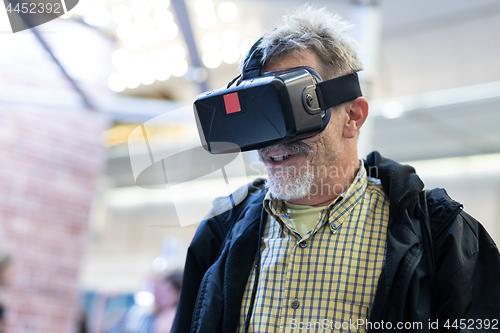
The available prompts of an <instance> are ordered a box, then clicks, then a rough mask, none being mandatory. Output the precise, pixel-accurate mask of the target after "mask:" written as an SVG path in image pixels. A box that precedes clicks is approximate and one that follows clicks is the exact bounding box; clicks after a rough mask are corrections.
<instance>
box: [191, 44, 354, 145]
mask: <svg viewBox="0 0 500 333" xmlns="http://www.w3.org/2000/svg"><path fill="white" fill-rule="evenodd" d="M256 44H257V43H256ZM252 49H255V45H254V47H253V48H252ZM252 49H251V50H250V51H252ZM257 58H258V57H257ZM257 60H258V61H253V63H254V65H255V64H256V63H257V65H256V66H255V67H254V68H250V69H249V68H248V66H247V68H244V70H243V76H242V78H241V79H240V80H239V81H238V82H236V83H235V81H236V80H237V79H238V78H235V79H234V80H233V81H231V82H230V83H229V84H228V85H227V87H221V88H218V89H214V90H210V91H207V92H205V93H203V94H200V95H198V96H197V97H196V100H195V102H194V113H195V118H196V122H197V126H198V132H199V135H200V140H201V143H202V146H203V147H204V148H205V150H207V151H208V152H210V153H214V154H220V153H233V152H239V151H248V150H254V149H261V148H265V147H267V146H271V145H275V144H279V143H286V142H292V141H296V140H301V139H305V138H308V137H311V136H313V135H315V134H317V133H319V132H321V131H322V130H323V129H324V128H325V127H326V125H327V124H328V122H329V120H330V112H331V111H330V108H331V107H334V106H337V105H340V104H342V103H345V102H349V101H352V100H354V99H356V98H358V97H360V96H362V94H361V89H360V86H359V80H358V76H357V74H356V73H353V74H349V75H345V76H342V77H338V78H335V79H332V80H328V81H323V82H322V81H321V78H320V76H319V75H318V73H317V72H316V71H315V70H314V69H313V68H310V67H296V68H291V69H287V70H284V71H275V72H268V73H264V74H262V75H260V69H261V68H260V60H259V59H257ZM247 63H248V62H247ZM250 63H251V62H250ZM251 71H253V72H251ZM249 72H251V73H250V74H248V73H249ZM245 74H246V75H245ZM259 75H260V76H259ZM249 76H250V77H249ZM252 76H253V77H252Z"/></svg>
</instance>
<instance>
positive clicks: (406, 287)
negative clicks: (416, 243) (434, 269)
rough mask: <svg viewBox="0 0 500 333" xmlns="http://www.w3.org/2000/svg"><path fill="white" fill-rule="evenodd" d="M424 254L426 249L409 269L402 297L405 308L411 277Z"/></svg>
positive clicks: (401, 319) (401, 320) (402, 312)
mask: <svg viewBox="0 0 500 333" xmlns="http://www.w3.org/2000/svg"><path fill="white" fill-rule="evenodd" d="M423 255H424V251H423V250H421V251H420V253H419V254H418V256H417V258H416V259H415V262H414V263H413V264H412V265H411V267H410V270H409V271H408V275H407V278H406V280H405V286H404V289H403V298H402V305H403V308H404V304H405V301H406V294H407V293H408V287H409V286H410V281H411V278H412V276H413V273H415V270H416V269H417V266H418V264H419V263H420V260H422V256H423ZM403 314H404V311H401V318H400V322H403ZM400 332H402V331H401V330H400Z"/></svg>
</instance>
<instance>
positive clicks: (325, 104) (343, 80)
mask: <svg viewBox="0 0 500 333" xmlns="http://www.w3.org/2000/svg"><path fill="white" fill-rule="evenodd" d="M316 93H317V94H318V101H319V106H320V108H321V110H325V109H328V108H331V107H334V106H337V105H340V104H342V103H346V102H350V101H353V100H355V99H356V98H358V97H361V96H363V95H362V93H361V88H360V87H359V79H358V74H357V73H352V74H347V75H344V76H341V77H337V78H335V79H331V80H328V81H323V82H320V83H318V84H317V85H316Z"/></svg>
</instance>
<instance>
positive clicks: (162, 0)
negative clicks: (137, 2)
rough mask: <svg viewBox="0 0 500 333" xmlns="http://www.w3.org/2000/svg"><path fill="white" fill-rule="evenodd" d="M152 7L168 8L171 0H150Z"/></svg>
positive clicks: (157, 9)
mask: <svg viewBox="0 0 500 333" xmlns="http://www.w3.org/2000/svg"><path fill="white" fill-rule="evenodd" d="M150 3H151V8H153V10H155V11H160V10H164V9H167V8H168V6H169V5H170V0H150Z"/></svg>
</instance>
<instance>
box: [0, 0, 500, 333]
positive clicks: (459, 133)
mask: <svg viewBox="0 0 500 333" xmlns="http://www.w3.org/2000/svg"><path fill="white" fill-rule="evenodd" d="M301 4H302V1H297V0H286V1H284V0H278V1H272V2H271V1H260V0H252V1H250V0H231V1H224V0H221V1H219V0H80V2H79V3H78V5H77V6H76V7H75V8H74V9H73V10H71V11H70V12H68V13H67V14H65V15H64V16H63V17H61V18H57V19H55V20H53V21H50V22H48V23H46V24H43V25H41V26H38V27H36V28H34V29H30V30H25V31H23V32H19V33H16V34H12V33H7V32H4V31H2V33H0V45H1V50H0V184H1V187H0V261H1V263H0V273H1V274H0V275H5V279H4V278H3V277H2V278H1V279H0V281H1V282H2V283H1V285H0V305H1V304H5V309H6V311H5V315H4V320H3V322H4V326H5V327H6V330H7V331H8V332H51V333H52V332H65V333H66V332H93V333H98V332H99V333H100V332H136V331H137V330H138V327H139V326H141V325H143V324H144V322H146V321H145V319H144V318H150V317H151V316H152V315H154V314H157V313H159V309H160V308H161V306H163V305H161V304H160V303H158V302H159V300H160V298H161V300H163V299H164V298H165V297H167V298H168V297H174V298H175V295H176V294H175V291H171V287H172V286H174V287H175V283H174V282H172V281H174V280H172V279H173V278H172V276H175V274H176V273H178V272H179V270H182V265H183V261H184V258H185V254H186V249H187V246H188V245H189V242H190V240H191V238H192V236H193V234H194V232H195V230H196V226H197V223H196V222H197V220H192V221H190V222H189V223H188V225H186V226H183V227H181V223H179V216H178V215H177V211H176V209H175V205H174V199H173V198H172V196H169V195H168V193H167V194H166V192H165V190H158V189H152V188H154V187H155V185H157V184H162V181H163V180H162V179H159V178H157V177H154V176H150V177H146V178H145V180H144V184H142V186H137V185H136V179H135V177H134V172H133V170H132V167H131V162H130V158H129V149H128V144H127V143H128V138H129V135H130V133H132V131H133V130H134V129H136V128H138V126H140V125H141V124H142V123H144V122H148V121H150V120H151V119H158V118H157V117H159V116H161V115H164V114H165V113H168V112H170V111H171V113H170V114H171V115H173V116H172V117H170V118H169V120H168V121H163V122H161V123H159V124H155V125H154V126H150V127H149V129H148V136H149V137H150V139H155V140H156V142H160V143H161V149H164V150H166V151H172V152H176V151H182V150H183V149H187V147H191V146H192V145H193V144H197V143H198V138H197V132H196V129H194V130H193V128H194V127H193V125H194V124H193V123H192V113H191V112H190V109H191V107H190V105H191V103H192V102H193V100H194V98H195V96H196V95H197V94H199V93H201V92H203V91H206V90H208V89H212V88H216V87H219V86H222V85H225V84H227V82H228V81H230V80H231V79H232V78H233V77H235V76H236V75H238V62H239V60H240V58H241V57H242V56H244V55H245V53H246V52H247V50H248V49H249V48H250V46H251V45H252V44H253V43H254V42H255V41H256V40H257V39H258V38H260V37H261V35H262V34H263V33H265V32H266V31H268V30H271V29H273V28H274V27H275V26H276V25H277V24H278V23H279V21H280V19H281V17H282V16H283V15H284V14H286V12H288V11H292V10H293V9H294V8H297V7H299V6H300V5H301ZM309 4H311V5H314V6H316V7H326V8H327V9H328V10H330V11H335V12H338V13H339V14H340V15H342V16H343V17H344V18H345V19H347V20H349V21H351V22H352V23H353V24H354V30H353V33H354V36H355V37H356V39H357V40H358V41H359V43H360V52H361V54H362V57H363V61H364V64H365V70H364V71H363V72H362V73H361V76H360V78H361V80H362V86H363V92H364V95H365V96H366V97H367V98H368V99H369V102H370V117H369V121H368V122H367V123H366V125H365V126H364V127H363V130H362V132H361V136H360V157H364V156H366V154H367V153H368V152H370V151H372V150H378V151H380V152H381V153H382V154H383V155H385V156H387V157H390V158H392V159H395V160H397V161H399V162H402V163H408V164H412V165H413V166H415V167H416V169H417V172H418V173H419V174H420V176H421V178H422V179H423V181H424V182H425V184H426V187H427V188H433V187H445V188H446V189H447V191H448V193H449V194H450V196H451V197H453V198H454V199H456V200H458V201H460V202H462V203H463V204H464V206H465V209H466V210H467V211H468V212H469V213H470V214H472V215H473V216H475V217H476V218H477V219H478V220H479V221H481V222H482V223H483V224H484V225H485V227H486V229H487V230H488V231H489V233H490V234H491V235H492V237H493V238H494V239H495V240H496V241H497V242H499V241H500V227H499V226H498V222H499V221H500V205H499V203H500V131H499V130H498V127H499V125H500V61H499V59H500V3H499V2H498V1H497V0H475V1H469V0H441V1H431V0H420V1H398V0H380V1H361V0H360V1H349V0H328V1H326V0H325V1H323V0H321V1H316V0H311V1H309ZM1 15H4V16H5V13H1V14H0V19H1V18H2V17H1ZM4 19H5V17H4ZM4 21H5V20H4ZM175 110H177V112H176V111H175ZM178 110H182V112H178ZM155 126H156V127H155ZM243 160H244V162H245V168H246V169H245V170H246V176H245V177H240V178H239V179H237V180H234V181H235V182H236V183H244V182H246V181H250V180H252V179H254V178H255V177H258V176H261V177H262V176H265V172H264V170H263V167H262V165H259V164H258V163H257V162H256V158H255V156H254V154H253V153H245V154H243ZM201 188H203V187H201ZM205 188H207V190H199V191H197V193H188V194H186V195H184V196H181V197H176V198H175V199H176V200H177V201H176V202H177V203H179V202H180V204H182V203H186V204H188V205H190V207H191V209H192V210H193V211H200V212H201V213H202V214H204V212H205V211H206V208H205V206H204V205H203V204H202V203H201V202H202V201H203V202H205V203H206V201H207V198H209V197H210V190H208V189H209V188H210V186H208V187H205ZM194 197H196V198H194ZM198 201H199V202H200V204H199V205H198V203H197V202H198ZM208 204H210V201H209V202H208ZM3 262H5V265H4V264H3ZM4 266H5V267H6V268H5V269H4V268H2V267H4ZM4 271H5V272H4ZM165 276H169V278H168V279H167V278H166V277H165ZM169 279H170V280H169ZM166 282H168V283H169V286H170V287H168V286H167V287H162V283H166ZM162 288H163V289H162ZM169 288H170V289H169ZM172 288H173V287H172ZM172 290H175V288H174V289H172ZM155 295H156V303H155ZM165 295H167V296H165ZM172 295H173V296H172ZM162 304H163V303H162ZM166 304H167V305H168V306H173V307H175V302H172V304H170V303H168V302H166ZM167 305H165V304H164V306H165V308H167ZM0 310H1V309H0ZM0 312H1V311H0ZM167 312H168V311H167ZM169 315H170V314H168V313H167V314H165V318H168V316H169ZM165 320H166V321H167V319H165Z"/></svg>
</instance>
